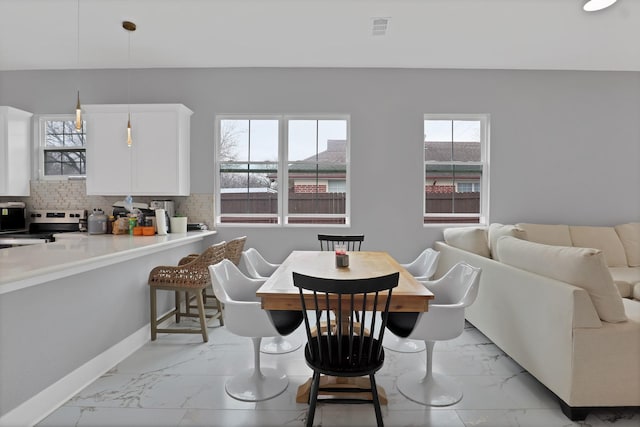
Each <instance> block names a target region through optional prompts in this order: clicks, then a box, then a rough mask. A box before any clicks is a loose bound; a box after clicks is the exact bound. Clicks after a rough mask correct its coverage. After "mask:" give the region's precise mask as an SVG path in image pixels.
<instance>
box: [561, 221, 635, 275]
mask: <svg viewBox="0 0 640 427" xmlns="http://www.w3.org/2000/svg"><path fill="white" fill-rule="evenodd" d="M569 232H570V233H571V241H572V242H573V245H572V246H575V247H577V248H595V249H600V250H601V251H602V252H604V258H605V260H606V261H607V265H608V266H609V267H626V266H627V255H626V254H625V253H624V246H622V242H621V241H620V238H619V237H618V233H616V230H615V229H614V228H613V227H588V226H575V225H571V226H569Z"/></svg>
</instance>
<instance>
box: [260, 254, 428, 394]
mask: <svg viewBox="0 0 640 427" xmlns="http://www.w3.org/2000/svg"><path fill="white" fill-rule="evenodd" d="M348 255H349V266H348V267H336V261H335V254H334V253H333V252H329V251H293V252H291V254H290V255H289V256H288V257H287V258H286V259H285V260H284V262H283V263H282V264H281V265H280V266H279V267H278V269H277V270H276V271H275V272H274V273H273V274H272V275H271V276H270V277H269V278H268V279H267V280H266V282H265V283H264V284H263V285H262V286H261V287H260V288H259V289H258V290H257V292H256V295H257V296H258V297H259V298H260V299H261V301H262V308H263V309H264V310H302V303H301V301H300V293H299V290H298V288H296V287H295V286H294V285H293V274H292V273H293V272H294V271H295V272H296V273H301V274H305V275H308V276H315V277H323V278H328V279H337V280H344V279H366V278H371V277H377V276H384V275H387V274H391V273H395V272H398V273H400V275H399V278H398V286H397V287H396V288H395V289H394V290H393V293H392V297H391V304H390V306H389V311H391V312H414V313H415V312H422V311H427V310H428V309H429V300H431V299H433V293H431V291H429V290H428V289H427V288H426V287H425V286H424V285H423V284H421V283H420V282H418V281H417V280H416V279H415V278H414V277H413V276H412V275H411V274H410V273H409V272H408V271H407V270H406V269H405V268H404V267H402V266H401V265H400V264H399V263H398V262H397V261H396V260H395V259H393V257H391V255H389V254H388V253H386V252H369V251H357V252H348ZM312 298H313V295H312V294H311V293H309V300H308V302H309V305H312ZM305 301H307V298H306V296H305ZM368 381H369V379H368V378H366V377H358V378H335V377H328V376H325V377H322V379H321V383H320V387H321V388H322V387H332V388H344V390H345V391H344V392H341V393H337V394H336V393H334V392H332V393H329V392H326V393H325V394H331V395H337V397H341V398H358V397H361V395H360V393H358V392H350V391H349V389H353V388H366V387H368ZM310 385H311V380H309V381H307V382H305V383H304V384H302V385H301V386H300V387H299V388H298V393H297V395H296V402H298V403H307V402H308V401H309V390H310ZM320 394H322V392H321V393H320ZM368 394H369V395H370V393H368ZM378 394H379V397H380V403H381V404H386V403H387V398H386V394H385V391H384V389H383V388H382V387H381V386H378Z"/></svg>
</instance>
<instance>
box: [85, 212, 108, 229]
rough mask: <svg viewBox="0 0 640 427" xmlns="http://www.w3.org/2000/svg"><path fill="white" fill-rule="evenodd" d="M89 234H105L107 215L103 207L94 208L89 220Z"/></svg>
mask: <svg viewBox="0 0 640 427" xmlns="http://www.w3.org/2000/svg"><path fill="white" fill-rule="evenodd" d="M87 230H88V231H89V234H104V233H106V232H107V216H106V215H105V214H104V212H102V210H101V209H94V210H93V212H92V213H91V215H89V219H88V220H87Z"/></svg>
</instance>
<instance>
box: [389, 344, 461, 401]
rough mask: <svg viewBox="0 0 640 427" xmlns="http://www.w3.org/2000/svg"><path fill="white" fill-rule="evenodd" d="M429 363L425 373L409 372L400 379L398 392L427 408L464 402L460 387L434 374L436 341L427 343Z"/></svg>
mask: <svg viewBox="0 0 640 427" xmlns="http://www.w3.org/2000/svg"><path fill="white" fill-rule="evenodd" d="M425 344H426V347H427V354H426V356H427V362H426V369H425V371H424V372H421V373H420V374H417V373H416V372H407V373H406V374H403V375H401V376H399V377H398V381H397V386H398V391H400V393H402V395H403V396H404V397H406V398H407V399H409V400H412V401H414V402H416V403H420V404H422V405H426V406H449V405H453V404H455V403H458V402H459V401H460V400H462V390H461V389H460V386H459V385H458V384H456V383H455V382H454V381H453V380H451V379H450V378H448V377H447V376H445V375H442V374H438V373H433V369H432V360H433V347H434V345H435V342H434V341H425Z"/></svg>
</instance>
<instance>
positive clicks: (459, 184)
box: [424, 141, 482, 194]
mask: <svg viewBox="0 0 640 427" xmlns="http://www.w3.org/2000/svg"><path fill="white" fill-rule="evenodd" d="M424 158H425V159H426V160H431V161H440V162H446V161H451V160H452V159H453V160H455V161H456V162H477V161H479V160H480V144H479V143H477V142H456V143H455V144H454V148H453V150H452V144H451V142H439V141H433V142H432V141H426V142H425V145H424ZM481 178H482V175H481V173H480V172H479V171H478V168H477V167H475V166H473V165H470V166H465V165H456V167H455V169H453V168H452V167H451V166H449V165H447V166H439V165H431V166H429V167H428V170H427V174H426V182H425V192H426V193H432V194H433V193H452V192H456V193H470V192H478V191H480V181H481ZM454 189H455V190H454Z"/></svg>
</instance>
